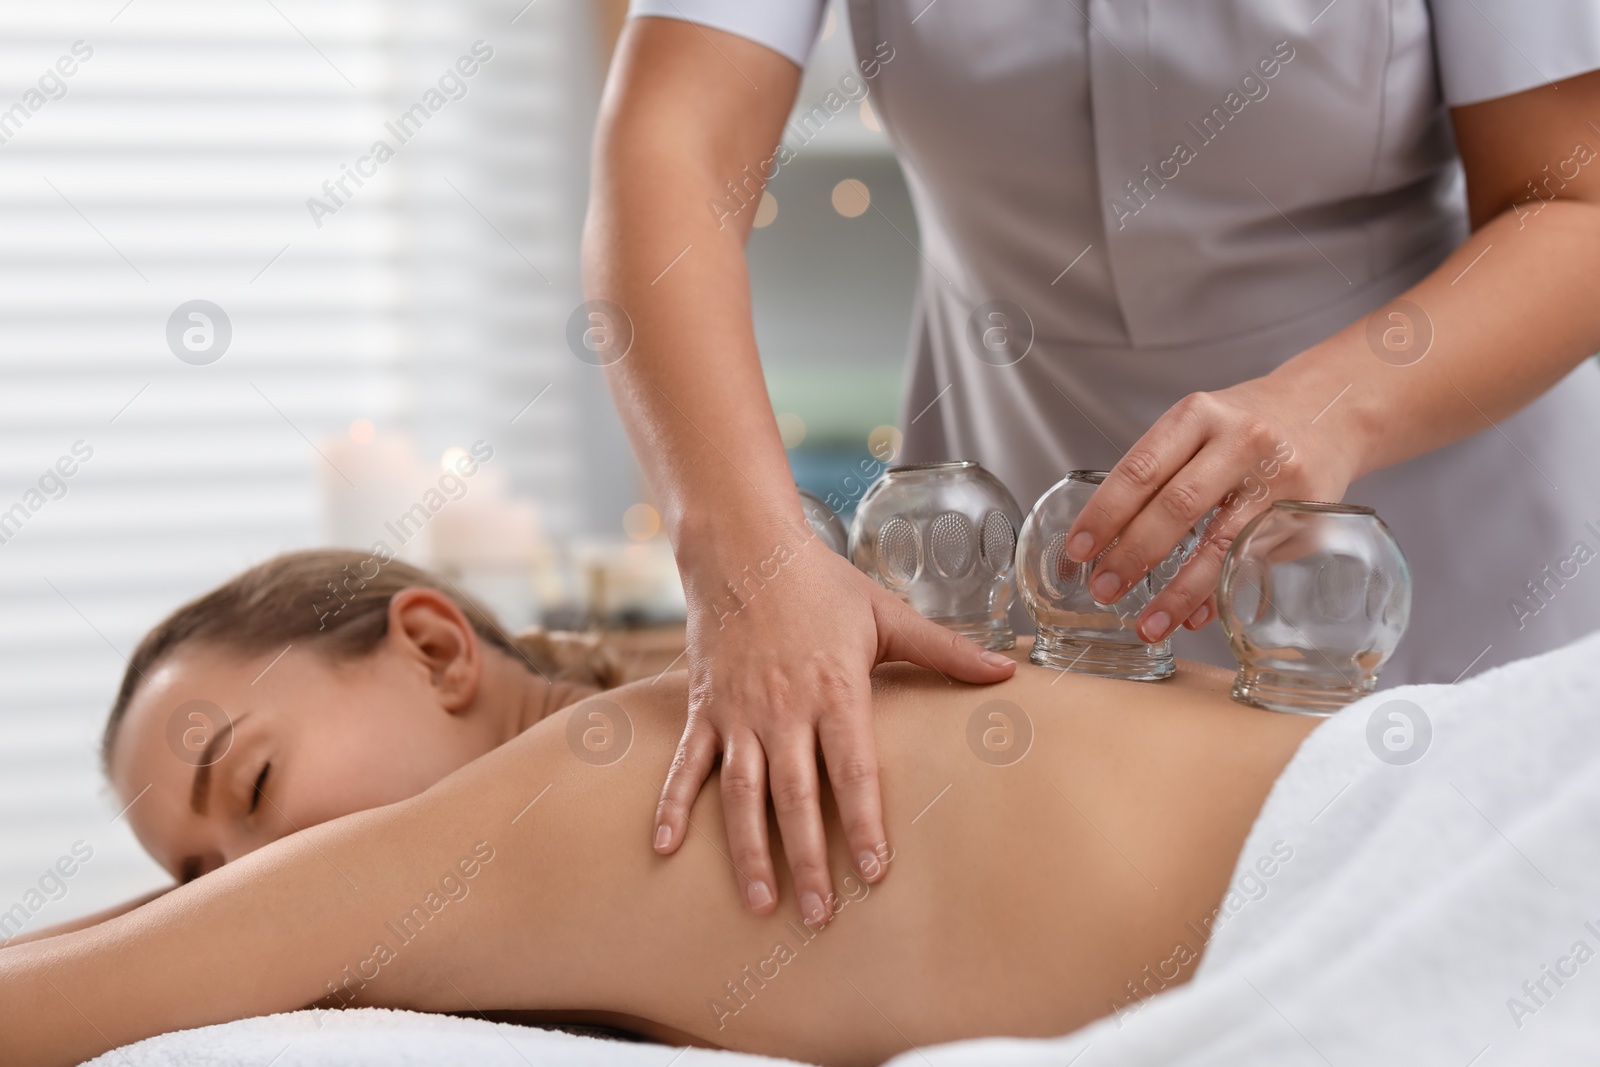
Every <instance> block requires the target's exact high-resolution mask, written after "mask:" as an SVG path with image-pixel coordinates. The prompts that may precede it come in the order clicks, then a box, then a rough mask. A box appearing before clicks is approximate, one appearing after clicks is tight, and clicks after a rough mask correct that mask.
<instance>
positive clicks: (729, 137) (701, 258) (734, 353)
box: [584, 20, 801, 581]
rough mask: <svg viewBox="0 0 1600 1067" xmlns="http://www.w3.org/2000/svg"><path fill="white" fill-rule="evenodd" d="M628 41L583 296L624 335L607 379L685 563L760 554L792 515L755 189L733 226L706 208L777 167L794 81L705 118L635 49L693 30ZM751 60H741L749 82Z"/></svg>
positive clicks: (598, 172) (613, 92)
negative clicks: (765, 336) (757, 291)
mask: <svg viewBox="0 0 1600 1067" xmlns="http://www.w3.org/2000/svg"><path fill="white" fill-rule="evenodd" d="M630 31H631V32H630V37H629V38H625V39H624V42H623V47H622V50H621V53H620V55H619V60H618V62H619V64H629V65H630V66H629V67H628V68H627V69H625V70H624V71H623V76H622V77H621V78H620V79H617V80H619V81H620V82H621V84H620V85H614V86H612V87H609V88H608V97H611V99H608V102H607V108H606V112H605V114H604V116H603V118H602V122H601V129H600V132H599V134H598V136H597V140H596V151H595V171H594V181H593V193H592V199H591V204H590V211H589V217H588V220H587V223H586V226H585V234H584V276H585V288H586V291H587V294H588V296H589V297H590V298H591V299H605V300H610V301H612V302H614V303H616V304H618V305H620V306H621V307H622V308H623V309H625V311H626V313H627V314H628V316H629V317H630V319H631V320H632V323H633V328H634V341H633V348H632V350H631V351H630V352H629V353H628V355H627V356H626V357H625V358H623V359H621V360H620V361H618V362H617V363H615V364H614V365H612V366H610V367H608V368H607V371H606V373H607V377H608V380H609V384H610V386H611V390H612V393H613V396H614V397H615V399H616V403H617V407H618V409H619V411H620V412H621V414H622V418H623V422H624V424H625V425H626V427H627V430H628V433H629V436H630V438H631V440H632V443H633V446H634V453H635V455H636V456H637V457H638V458H639V461H640V463H641V464H642V465H643V467H644V469H645V474H646V477H647V478H648V479H649V481H650V484H651V486H652V488H653V489H654V490H655V493H656V497H657V500H658V503H659V505H660V507H661V511H662V517H663V521H664V523H665V525H666V528H667V530H668V532H669V534H670V535H671V537H672V540H673V544H674V548H675V549H676V551H677V553H678V558H679V561H680V563H683V562H685V561H686V560H689V561H691V563H692V561H693V560H694V559H695V558H696V556H697V555H702V554H703V555H715V554H717V552H718V550H719V548H721V547H725V546H728V545H732V544H739V543H746V544H753V543H755V542H752V541H748V540H747V539H750V538H756V539H758V540H759V541H760V542H764V543H766V544H767V545H768V547H769V548H770V544H771V540H772V538H773V537H775V536H781V535H783V534H785V533H792V532H793V531H794V529H795V527H796V524H797V523H798V521H799V520H800V514H801V513H800V510H799V498H798V496H797V495H796V492H795V489H794V485H793V481H792V479H791V477H790V473H789V466H788V460H787V457H786V455H785V452H784V447H783V443H782V440H781V439H780V437H779V434H778V429H777V424H776V421H775V419H774V417H773V413H772V408H771V403H770V401H769V400H768V397H767V390H766V384H765V380H764V378H763V376H762V372H761V365H760V361H759V358H758V356H757V352H756V342H755V334H754V329H753V326H752V322H751V308H750V290H749V282H748V276H747V269H746V264H745V258H744V242H745V239H746V236H747V235H748V232H749V228H750V224H751V221H752V219H753V217H754V214H755V205H754V203H753V200H754V199H755V198H757V197H759V195H760V191H759V189H755V190H754V191H753V193H752V191H751V189H750V188H749V184H748V183H747V184H746V187H745V188H744V189H743V190H742V194H743V195H744V196H746V197H748V198H750V199H751V201H752V202H751V203H750V204H749V205H748V206H747V207H745V208H743V209H742V210H740V211H739V212H738V213H737V214H734V215H732V216H728V215H722V216H721V217H719V215H718V214H717V213H714V212H713V211H712V210H711V209H710V207H709V205H710V204H711V203H713V202H716V201H721V200H725V199H726V198H727V196H728V192H727V189H726V183H727V182H728V181H729V180H731V179H738V180H741V181H745V180H746V179H747V176H748V175H749V174H751V173H754V172H755V171H756V170H758V167H757V166H755V165H754V164H756V163H759V161H760V160H762V159H763V158H766V157H770V156H771V154H772V147H773V145H774V144H776V142H777V139H778V135H779V132H780V130H781V127H782V122H783V119H784V117H785V116H786V115H787V113H788V107H789V103H788V102H789V101H792V99H793V95H794V85H795V81H796V77H797V74H798V72H797V71H794V70H792V69H790V70H783V69H781V68H779V67H776V66H774V65H773V64H770V63H769V64H768V65H767V66H766V68H765V69H762V70H758V71H754V72H753V75H752V76H753V77H755V78H756V79H757V80H758V82H759V84H760V85H761V88H760V90H754V89H752V88H751V87H750V86H749V85H746V84H744V83H743V82H739V83H738V84H737V85H736V86H729V87H728V88H727V90H726V93H727V95H728V96H733V95H734V94H743V97H744V98H747V99H745V100H744V103H742V104H738V103H730V102H729V101H728V100H726V99H724V98H723V96H722V94H713V95H714V99H715V100H716V101H717V103H716V105H715V106H712V107H710V108H709V109H705V108H700V107H698V106H692V102H693V100H694V93H695V91H694V89H692V88H685V83H686V81H688V80H689V79H688V78H687V77H686V76H685V74H684V73H683V72H682V71H681V70H662V71H657V70H656V69H655V67H656V66H657V65H658V64H659V65H661V66H668V67H670V65H671V63H673V62H677V60H667V59H665V58H660V57H657V56H655V54H654V53H651V54H649V55H642V56H641V55H635V54H630V53H638V52H640V51H642V50H644V49H646V48H647V47H649V46H650V43H651V39H652V38H653V37H661V36H663V35H665V34H677V35H678V36H679V37H683V36H684V35H690V37H691V39H690V40H688V41H683V40H680V41H678V42H676V48H675V50H674V51H675V52H676V53H679V54H681V53H682V52H683V50H685V49H687V48H691V47H703V46H702V45H701V42H700V40H699V38H698V35H697V34H696V32H695V30H694V29H693V28H690V27H686V26H684V25H682V24H671V23H670V22H669V21H668V20H655V22H654V24H652V23H651V22H650V21H649V20H646V24H645V25H643V26H630ZM630 38H631V39H630ZM724 45H725V46H727V42H724ZM709 58H710V59H711V61H712V62H713V63H714V64H716V65H717V71H716V73H717V74H718V76H725V77H734V72H733V71H732V70H731V68H727V67H723V66H722V65H721V61H720V60H719V59H718V58H717V57H716V56H715V55H711V56H710V57H709ZM749 58H750V57H744V56H740V57H736V59H737V60H738V61H739V62H740V65H741V67H743V68H744V69H745V70H747V71H750V70H751V68H750V66H749V62H748V60H749ZM779 62H780V63H781V62H783V61H779ZM701 91H702V92H703V91H704V88H703V87H702V89H701ZM662 94H668V95H667V96H666V97H665V98H663V97H662ZM673 94H675V95H673ZM747 168H748V169H747ZM734 516H737V518H736V519H734ZM690 569H691V570H692V566H691V568H690ZM685 579H686V581H688V580H691V579H692V574H690V573H686V574H685Z"/></svg>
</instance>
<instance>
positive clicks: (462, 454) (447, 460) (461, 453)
mask: <svg viewBox="0 0 1600 1067" xmlns="http://www.w3.org/2000/svg"><path fill="white" fill-rule="evenodd" d="M466 461H467V450H466V449H464V448H462V447H461V446H460V445H451V446H450V447H449V448H447V449H445V450H444V454H443V455H441V456H440V457H439V469H440V470H442V471H444V472H445V473H446V474H459V473H461V464H463V463H465V462H466Z"/></svg>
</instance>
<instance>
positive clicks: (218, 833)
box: [102, 550, 620, 882]
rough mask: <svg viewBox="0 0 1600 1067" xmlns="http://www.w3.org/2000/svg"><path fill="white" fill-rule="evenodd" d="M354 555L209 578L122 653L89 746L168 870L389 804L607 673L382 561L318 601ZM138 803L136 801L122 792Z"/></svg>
mask: <svg viewBox="0 0 1600 1067" xmlns="http://www.w3.org/2000/svg"><path fill="white" fill-rule="evenodd" d="M362 559H363V557H362V555H361V554H360V553H355V552H343V551H338V550H331V551H312V552H297V553H292V554H289V555H284V556H280V557H278V558H277V559H274V560H272V561H270V562H268V563H266V564H263V565H262V566H260V567H256V568H253V569H252V570H250V571H248V572H246V573H245V574H243V575H241V576H239V577H238V578H235V579H234V580H232V581H230V582H228V583H226V584H225V585H223V586H222V587H220V588H218V589H217V590H215V591H213V592H212V593H210V594H208V595H207V596H205V597H202V598H200V599H199V600H197V601H195V602H194V603H192V604H190V605H187V606H185V607H184V608H183V609H181V610H180V611H178V612H176V613H175V614H174V615H173V616H171V617H170V618H169V619H167V620H166V621H165V622H163V623H162V624H161V625H160V626H158V627H157V628H156V629H155V630H154V631H152V632H151V634H150V635H148V636H147V637H146V638H145V639H144V640H143V641H142V642H141V643H140V645H139V647H138V648H137V649H136V650H135V652H134V655H133V658H132V662H131V664H130V666H129V667H128V670H127V672H126V675H125V677H124V681H123V684H122V687H121V691H120V693H119V696H118V699H117V702H116V703H115V705H114V706H113V710H112V713H111V716H110V719H109V721H108V723H107V726H106V731H105V737H104V742H103V745H102V756H103V762H104V764H105V768H106V772H107V775H108V777H109V778H110V779H111V783H112V786H113V788H114V789H115V791H116V793H117V796H118V798H119V800H120V804H119V806H120V805H122V804H128V805H131V806H130V807H129V808H128V811H127V815H126V817H127V819H128V820H129V822H130V824H131V825H132V827H133V829H134V832H135V834H137V835H138V837H139V840H140V842H141V843H142V844H143V845H144V846H145V848H146V849H147V850H148V851H149V852H150V854H151V855H152V856H153V857H155V859H156V860H157V861H158V862H160V863H161V865H162V866H164V867H165V868H167V870H169V871H170V872H172V874H173V875H174V876H175V877H176V878H178V880H179V881H180V882H184V881H190V880H192V879H194V878H196V877H198V876H199V875H201V874H204V873H206V872H207V871H210V870H214V869H216V868H217V867H219V866H221V865H222V864H224V863H226V862H228V861H230V860H233V859H237V858H238V857H239V856H242V855H244V854H245V853H247V852H250V851H252V850H254V849H257V848H260V847H261V846H262V845H264V844H267V843H268V842H271V841H275V840H277V839H278V838H280V837H284V836H286V835H287V834H291V833H294V832H295V831H297V830H303V829H305V828H306V827H309V826H315V825H316V824H318V823H322V822H326V821H327V820H329V819H334V818H338V817H339V816H341V815H349V814H351V813H353V812H358V811H366V810H367V809H369V808H376V807H380V806H382V805H385V804H390V803H393V802H395V801H397V800H404V799H406V798H408V797H412V796H415V795H417V794H418V793H420V792H422V791H423V790H424V789H426V788H428V787H429V786H431V785H433V784H434V783H435V782H437V781H439V780H440V779H441V778H443V777H444V776H445V775H447V774H449V773H450V772H452V771H455V770H457V769H459V768H460V767H463V766H465V765H466V764H467V763H469V762H471V761H472V760H474V759H476V758H477V757H479V756H481V755H483V754H484V753H485V752H488V751H489V750H491V749H493V748H496V747H498V746H499V745H502V744H504V743H505V742H506V741H508V740H510V739H511V738H512V737H515V736H516V735H517V734H519V733H521V732H522V731H523V730H525V729H527V728H528V727H529V726H531V725H533V724H534V723H535V722H537V721H539V720H540V719H542V718H544V717H545V716H546V715H549V714H550V713H551V712H552V711H555V710H557V709H558V708H561V707H564V706H566V705H567V704H570V703H572V702H573V701H575V700H578V699H581V698H582V697H585V696H588V695H591V694H593V693H596V692H598V691H599V690H600V689H602V688H609V687H610V686H612V685H614V684H616V682H617V681H618V680H619V678H620V671H619V670H618V668H617V667H616V665H615V663H614V661H613V660H612V659H610V658H609V657H608V656H607V655H606V653H605V651H604V649H603V648H601V647H599V646H597V645H596V644H594V643H592V642H585V641H584V640H582V639H581V638H576V637H573V636H570V635H545V634H540V633H530V634H525V635H523V636H522V637H520V638H514V637H511V636H509V635H506V634H505V633H504V631H502V630H501V629H500V627H499V626H498V624H497V623H496V622H495V621H494V620H493V618H492V617H491V616H490V615H489V614H488V612H487V611H486V610H484V609H483V608H482V607H481V606H480V605H478V604H477V603H475V602H474V601H473V600H471V599H470V598H469V597H466V596H464V595H462V594H460V593H458V592H456V591H455V590H453V589H451V588H450V587H449V585H448V584H447V583H445V582H443V581H441V580H439V579H436V578H435V577H433V576H432V575H429V574H427V573H425V572H423V571H420V570H418V569H416V568H414V567H411V566H409V565H407V564H405V563H401V562H398V561H391V562H389V563H387V564H386V565H384V567H383V568H381V569H380V571H379V573H378V574H377V576H376V577H375V578H373V579H371V580H369V581H366V582H365V583H360V581H359V579H357V580H356V581H353V582H350V583H349V584H350V585H352V586H354V585H358V584H359V585H360V587H359V588H357V589H355V590H354V591H353V592H346V594H345V595H346V596H348V597H350V598H351V599H350V602H349V603H348V604H345V605H344V606H343V607H342V608H341V609H340V610H339V611H338V612H336V613H328V612H326V611H325V610H324V608H323V605H325V604H326V602H327V601H328V600H329V596H328V586H329V584H330V583H331V582H333V581H334V580H336V579H344V578H346V577H347V576H348V575H349V574H350V573H351V571H352V568H358V567H359V563H360V561H361V560H362ZM136 798H137V802H135V800H136Z"/></svg>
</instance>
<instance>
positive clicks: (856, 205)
mask: <svg viewBox="0 0 1600 1067" xmlns="http://www.w3.org/2000/svg"><path fill="white" fill-rule="evenodd" d="M871 206H872V192H871V190H869V189H868V188H867V184H866V183H865V182H863V181H858V180H857V179H855V178H846V179H845V180H844V181H842V182H840V183H839V184H838V185H835V186H834V187H833V210H835V211H837V212H838V213H839V214H841V215H843V216H844V217H845V218H847V219H853V218H856V217H857V216H859V215H863V214H865V213H866V210H867V208H869V207H871Z"/></svg>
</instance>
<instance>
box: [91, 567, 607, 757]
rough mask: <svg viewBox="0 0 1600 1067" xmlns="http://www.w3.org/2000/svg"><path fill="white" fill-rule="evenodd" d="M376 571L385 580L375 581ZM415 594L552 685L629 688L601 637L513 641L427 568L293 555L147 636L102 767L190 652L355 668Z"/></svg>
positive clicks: (113, 718) (103, 748)
mask: <svg viewBox="0 0 1600 1067" xmlns="http://www.w3.org/2000/svg"><path fill="white" fill-rule="evenodd" d="M368 571H375V572H376V573H374V574H372V575H371V577H368ZM414 586H423V587H425V588H428V589H434V590H437V591H439V592H440V593H443V594H444V595H445V596H447V597H449V598H450V600H451V601H452V602H454V604H455V605H456V607H458V608H460V609H461V613H462V614H463V615H465V616H466V617H467V621H469V622H470V623H471V624H472V629H473V631H474V632H475V633H476V634H477V635H478V637H479V638H480V639H481V640H482V641H484V642H485V643H486V644H488V645H490V646H491V647H493V648H498V649H499V650H501V651H502V652H505V653H506V654H507V655H510V656H513V657H515V658H516V659H518V660H519V661H521V662H523V663H524V664H526V665H527V667H528V668H529V669H530V670H532V671H534V672H536V673H538V674H540V675H543V676H544V677H545V678H547V679H549V680H550V681H557V680H563V681H571V682H577V683H579V684H583V685H593V686H597V687H599V688H601V689H610V688H611V687H613V686H615V685H618V684H620V683H621V681H622V666H621V664H620V662H619V661H618V659H617V657H616V655H615V654H614V653H613V652H612V650H611V649H610V648H609V647H607V645H606V644H605V642H604V641H602V640H601V639H600V638H599V637H598V636H596V635H590V634H576V633H563V632H559V631H547V630H542V629H538V628H535V629H530V630H524V631H521V632H520V633H517V634H515V635H512V634H508V633H506V631H505V629H504V628H503V627H502V626H501V625H500V621H499V620H498V619H497V618H495V615H494V613H493V612H492V611H490V610H489V609H488V608H487V607H485V606H484V605H482V604H480V603H479V602H478V601H477V600H475V599H474V598H473V597H471V596H468V595H467V594H466V593H463V592H462V591H461V590H460V589H459V588H457V587H456V585H455V583H453V582H451V581H449V580H448V579H443V578H440V577H438V576H436V575H433V574H430V573H429V572H427V571H425V570H423V569H422V568H420V567H414V566H412V565H411V564H409V563H404V562H401V561H400V560H397V559H389V560H386V561H385V560H381V559H379V558H378V557H375V556H373V555H372V554H370V553H367V552H362V551H359V550H356V549H343V548H318V549H308V550H305V551H300V552H285V553H284V554H282V555H280V556H275V557H273V558H272V559H269V560H267V561H266V562H265V563H258V564H256V565H255V566H254V567H251V568H250V569H249V570H247V571H245V572H244V573H243V574H240V575H238V576H236V577H234V578H231V579H229V580H228V581H226V582H224V583H223V584H222V585H219V586H218V587H217V588H215V589H213V590H211V592H209V593H206V594H205V595H204V596H201V597H199V598H197V599H195V600H191V601H190V602H189V603H187V604H185V605H183V606H182V607H181V608H179V609H178V610H177V611H174V612H173V613H172V614H171V615H168V616H167V617H166V618H165V619H163V620H162V621H161V622H160V623H158V624H157V625H156V626H155V628H154V629H152V630H151V631H150V632H149V633H147V634H145V635H144V639H143V640H141V641H140V642H139V646H138V647H137V648H135V649H134V651H133V655H132V656H131V657H130V658H129V660H128V669H127V670H126V671H125V672H124V673H123V675H122V685H121V686H120V687H118V689H117V699H116V701H115V703H113V704H112V705H111V713H110V715H109V716H108V717H107V719H106V728H105V733H104V734H103V735H102V737H101V740H100V761H101V763H102V765H103V766H105V767H106V768H108V769H109V767H110V765H111V754H112V750H113V749H114V748H115V746H116V741H117V728H118V727H119V726H120V725H121V723H122V719H123V716H124V715H125V714H127V710H128V703H129V702H130V701H131V700H132V699H133V695H134V693H136V692H137V691H138V689H139V683H140V682H142V681H143V680H144V677H145V675H146V674H147V673H148V672H149V671H150V670H152V669H153V668H154V667H155V666H156V664H157V663H159V662H160V661H161V660H162V659H163V658H164V657H166V656H167V655H168V654H170V653H171V652H172V651H173V650H174V649H176V648H178V647H179V646H180V645H184V644H187V643H190V642H205V643H208V644H212V645H216V646H219V647H221V648H226V649H228V650H229V651H233V652H238V653H241V654H243V655H247V656H250V655H259V654H261V653H264V652H270V651H276V650H277V649H279V648H282V647H285V646H287V645H289V644H291V643H294V642H306V643H308V644H311V645H313V646H314V647H315V648H317V649H318V650H319V651H321V652H323V653H324V654H326V655H329V656H332V657H334V658H335V659H355V658H358V657H360V656H363V655H366V654H368V653H370V652H372V651H374V650H375V649H376V648H377V647H378V645H379V643H380V642H381V641H382V640H383V637H384V634H385V633H387V632H388V629H389V601H390V599H391V598H392V597H393V596H394V595H395V594H396V593H398V592H399V591H400V590H402V589H407V588H411V587H414Z"/></svg>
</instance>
